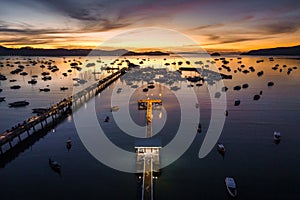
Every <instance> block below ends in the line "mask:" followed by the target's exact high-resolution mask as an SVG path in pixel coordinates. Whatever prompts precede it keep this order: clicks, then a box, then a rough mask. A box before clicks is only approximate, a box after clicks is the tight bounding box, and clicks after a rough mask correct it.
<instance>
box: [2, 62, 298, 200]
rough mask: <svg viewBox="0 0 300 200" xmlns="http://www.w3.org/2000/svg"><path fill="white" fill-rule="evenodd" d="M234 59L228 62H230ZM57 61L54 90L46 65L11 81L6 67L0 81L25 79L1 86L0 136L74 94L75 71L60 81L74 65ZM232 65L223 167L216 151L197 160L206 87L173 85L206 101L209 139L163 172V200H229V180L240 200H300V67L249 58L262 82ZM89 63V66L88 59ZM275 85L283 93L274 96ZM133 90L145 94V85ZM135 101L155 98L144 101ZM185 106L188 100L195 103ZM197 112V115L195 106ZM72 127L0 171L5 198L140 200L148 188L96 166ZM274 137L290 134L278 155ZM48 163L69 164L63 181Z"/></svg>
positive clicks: (116, 137) (106, 108) (139, 116)
mask: <svg viewBox="0 0 300 200" xmlns="http://www.w3.org/2000/svg"><path fill="white" fill-rule="evenodd" d="M230 58H231V57H228V58H227V60H230ZM47 59H48V58H47ZM50 59H53V60H55V65H57V66H58V67H59V68H60V70H59V71H58V72H55V73H52V74H51V76H52V80H51V81H46V82H44V81H42V80H40V78H41V77H40V73H41V72H43V71H45V69H41V68H40V67H39V64H38V65H36V66H35V67H33V66H28V67H25V70H24V71H26V72H28V73H29V75H28V76H25V77H22V76H20V75H13V76H11V75H10V74H9V72H10V71H11V70H12V68H11V67H7V66H5V67H3V68H0V70H1V73H2V74H5V75H7V78H8V80H9V79H16V80H17V82H15V83H10V82H9V81H8V80H7V81H1V82H0V83H1V85H0V88H1V89H3V92H1V93H0V96H5V97H6V101H7V102H1V103H0V109H1V115H0V130H1V132H2V131H4V130H5V129H7V128H9V127H11V126H13V125H15V124H16V123H17V122H19V121H23V120H24V119H26V118H28V117H29V116H31V115H32V114H31V109H32V108H35V107H48V106H49V105H50V104H55V103H56V102H58V101H59V100H60V99H62V98H64V97H66V96H69V95H71V93H72V87H73V83H74V82H73V80H72V78H74V77H76V76H77V75H78V72H76V71H73V72H72V73H71V74H68V76H67V77H63V76H62V73H63V72H66V71H67V69H69V63H64V59H63V58H50ZM73 59H76V60H79V59H78V58H73V57H72V58H66V60H71V61H73ZM95 59H96V60H97V59H98V58H95ZM232 59H233V60H232V61H230V63H229V66H230V67H231V69H232V71H231V72H230V73H229V72H226V71H224V69H222V70H221V72H223V73H225V74H232V75H233V80H224V84H225V85H226V86H227V87H228V88H229V90H228V92H227V99H228V111H229V115H228V117H227V119H226V123H225V127H224V130H223V132H222V135H221V138H220V141H222V142H223V143H224V144H225V146H226V149H227V152H226V155H225V158H224V160H223V159H222V158H221V156H220V155H218V153H217V152H216V151H214V150H213V151H212V152H211V153H210V154H209V155H208V156H207V157H206V158H204V159H202V160H199V159H198V157H197V153H198V151H199V148H200V144H201V142H202V140H203V137H204V134H205V130H206V129H207V127H208V124H209V118H210V99H209V94H208V91H207V88H206V87H205V86H201V87H195V86H194V87H193V88H188V87H186V85H185V84H182V83H179V82H178V83H176V82H174V83H173V85H171V86H175V85H176V86H178V87H179V88H180V89H181V90H184V91H189V90H194V91H195V92H196V93H197V94H198V99H199V105H200V114H201V116H200V117H201V123H202V127H203V133H201V134H198V135H197V137H196V139H195V141H194V143H193V145H192V146H191V148H190V149H189V151H188V152H187V153H186V154H185V155H184V156H183V157H182V158H181V159H179V160H178V161H177V162H175V163H174V164H173V165H171V166H169V167H167V168H165V169H163V172H162V175H161V176H160V177H159V179H158V180H157V182H155V197H156V198H155V199H183V198H184V199H195V197H197V199H225V198H227V196H226V191H225V187H224V183H223V182H224V177H225V176H234V177H235V179H236V180H237V183H238V190H239V196H240V198H241V199H255V198H257V196H260V198H262V199H276V198H277V199H295V198H298V197H299V196H300V193H299V192H298V191H299V190H298V189H297V188H296V187H297V183H298V180H299V178H300V174H299V170H298V167H297V166H299V164H300V161H299V159H298V158H299V156H300V155H299V154H300V152H299V151H298V147H299V145H300V140H299V134H298V130H299V128H300V127H299V123H298V122H299V120H300V112H299V111H300V104H299V102H300V95H299V92H298V91H299V86H300V80H299V77H300V72H299V71H300V70H299V69H298V70H293V71H292V73H291V74H290V75H287V74H286V72H287V68H289V67H293V66H298V67H300V61H299V60H295V59H279V58H276V57H275V61H273V62H270V61H268V59H267V58H263V59H264V60H265V61H264V62H262V63H256V60H259V59H261V58H256V57H243V58H242V60H241V61H242V64H244V65H245V66H246V67H245V68H248V67H249V66H254V68H255V69H256V72H255V73H249V74H244V73H240V72H238V73H234V69H237V68H238V67H239V66H240V65H241V64H238V63H237V59H236V57H232ZM101 60H102V61H103V62H104V63H107V64H109V62H110V59H105V58H102V59H101ZM132 60H134V59H132ZM178 60H179V58H174V57H170V58H167V59H166V60H163V58H162V57H156V58H153V57H150V60H149V61H148V59H146V60H145V61H144V64H143V65H142V66H143V67H147V66H149V65H150V66H154V67H155V68H156V67H157V68H166V66H165V65H164V63H166V62H170V63H172V62H174V61H176V62H177V61H178ZM81 61H82V62H84V58H82V59H81ZM138 61H140V60H138ZM88 62H92V61H88ZM204 63H205V60H204ZM277 63H278V64H279V66H280V68H282V66H283V65H284V64H286V65H287V66H288V67H287V68H283V72H281V73H280V72H279V71H278V70H277V71H274V70H272V69H271V68H272V67H273V66H275V64H277ZM102 64H103V63H102ZM102 64H100V63H97V64H96V69H95V71H101V65H102ZM205 64H206V63H205ZM103 65H104V64H103ZM217 65H218V66H221V62H220V61H217ZM14 68H16V67H14ZM167 68H168V69H170V71H174V70H176V69H178V66H173V65H170V68H169V67H167ZM260 70H264V72H265V73H264V75H263V76H262V77H257V75H256V73H257V72H258V71H260ZM91 72H93V69H91ZM31 74H32V75H34V74H37V75H39V78H38V84H37V85H33V86H31V85H29V84H28V83H27V81H28V80H30V77H29V76H30V75H31ZM103 74H104V75H103ZM103 74H100V75H99V74H97V76H96V79H97V78H101V76H102V75H103V76H105V75H106V74H105V72H103ZM188 75H194V73H193V72H188V73H187V76H188ZM80 78H91V79H92V78H94V77H90V76H89V75H88V74H85V75H82V76H81V77H80ZM268 81H273V82H274V83H275V85H274V86H273V87H268V86H267V82H268ZM133 82H134V81H133ZM244 83H248V84H249V88H247V89H241V90H240V91H234V90H233V87H234V86H236V85H242V84H244ZM13 84H19V85H21V86H22V88H21V89H20V90H17V91H13V90H11V89H9V87H10V86H11V85H13ZM133 84H141V85H143V86H144V85H146V82H145V83H138V82H134V83H133ZM217 84H218V83H217ZM47 85H49V87H50V88H51V91H50V92H49V93H41V92H39V88H43V87H46V86H47ZM62 86H65V87H69V90H67V91H64V92H63V91H60V87H62ZM139 86H140V85H139ZM79 87H80V86H79ZM125 87H130V85H129V86H128V85H127V84H125V83H124V88H125ZM209 87H215V86H214V85H212V86H209ZM112 89H113V87H110V88H108V89H107V90H105V91H104V92H103V93H102V94H101V95H100V94H99V96H98V97H99V98H96V99H97V100H96V102H97V103H98V104H97V106H96V110H97V114H98V120H99V122H100V123H103V119H104V118H105V116H107V115H111V112H110V104H107V102H106V101H105V99H106V96H107V95H108V94H109V93H111V91H112ZM123 90H124V89H123ZM261 90H262V91H263V94H262V97H261V99H260V100H259V101H253V96H254V95H255V94H257V93H259V92H260V91H261ZM160 93H161V94H162V97H163V98H164V97H166V98H167V97H168V95H169V94H168V92H164V91H159V90H158V89H157V88H156V90H155V91H153V93H149V94H150V96H151V94H153V95H154V96H155V95H158V96H159V94H160ZM136 95H137V96H138V97H142V96H143V97H147V96H146V94H145V93H143V92H141V93H138V94H136ZM221 95H222V93H221ZM236 98H238V99H240V100H241V105H240V106H237V107H236V106H233V102H234V99H236ZM23 99H26V100H28V101H30V105H29V106H28V107H25V108H8V106H7V103H8V102H13V101H17V100H23ZM186 100H187V101H189V99H186ZM167 103H168V104H167V105H165V106H166V107H167V108H169V110H170V112H171V115H170V114H169V113H167V115H168V119H169V117H170V119H171V121H172V120H173V118H172V117H174V122H176V120H177V118H176V116H177V114H178V113H177V110H176V106H177V104H176V103H174V102H172V101H171V100H170V102H168V101H167ZM189 103H190V105H191V107H193V108H194V109H196V108H195V104H196V103H197V102H189ZM131 107H132V109H130V112H131V113H130V114H131V117H132V118H133V119H134V121H135V122H136V123H137V124H143V123H144V120H145V119H144V115H145V112H143V111H137V109H136V105H135V104H134V103H133V105H131ZM2 113H5V114H2ZM161 115H163V116H162V117H161ZM153 117H154V124H155V122H159V121H161V120H162V118H164V114H162V112H161V111H157V112H154V113H153ZM72 120H73V119H72V117H68V118H67V120H66V122H63V123H61V124H59V125H58V126H57V127H55V128H54V129H53V130H54V131H52V133H49V134H48V135H47V136H45V137H44V138H42V139H41V140H39V141H38V142H36V143H35V144H34V145H33V146H32V148H31V149H27V150H25V152H23V153H21V154H20V156H19V157H17V158H16V159H15V160H14V161H12V162H9V163H8V164H7V165H6V166H5V168H2V169H0V177H1V180H2V181H1V183H0V187H1V188H2V190H3V191H4V190H5V191H6V192H5V193H2V196H1V199H20V198H24V196H27V195H28V196H27V197H30V198H31V199H53V198H55V199H66V198H75V199H76V198H86V196H90V197H91V198H102V199H121V198H122V199H139V198H138V195H139V188H140V185H139V184H137V181H136V180H135V178H134V176H133V175H132V174H125V173H121V172H117V171H115V170H112V169H109V168H107V167H105V166H103V165H102V164H100V163H98V162H97V161H96V160H95V159H93V158H92V157H91V156H90V155H89V153H88V152H87V151H86V150H85V148H84V147H83V145H82V144H81V142H80V140H79V138H78V136H77V134H76V129H75V128H74V124H73V121H72ZM70 122H72V123H70ZM104 126H106V128H107V129H109V130H110V132H109V135H108V137H109V138H110V139H111V140H113V141H114V142H115V143H116V144H118V145H120V146H122V147H123V148H125V149H130V148H131V145H132V143H131V139H130V138H127V137H126V136H123V135H120V133H119V132H118V131H119V130H118V129H115V128H114V125H113V123H108V124H104ZM196 128H197V124H195V130H196ZM275 130H278V131H281V132H282V135H283V140H282V142H281V143H280V144H279V145H277V146H276V145H275V144H274V143H273V140H272V134H273V131H275ZM174 131H175V132H176V129H175V128H174V127H173V125H172V123H170V124H168V127H166V129H165V130H164V131H163V134H161V136H163V137H165V140H166V141H169V140H171V139H172V137H173V136H174V135H173V134H172V133H173V132H174ZM69 137H71V138H72V141H73V147H72V149H71V151H70V152H68V151H67V150H66V148H65V142H66V140H67V139H68V138H69ZM49 156H53V157H54V158H55V159H57V160H58V161H59V162H60V163H61V164H62V171H63V172H62V178H59V177H58V176H56V174H54V173H53V172H52V171H51V169H49V167H48V163H47V161H48V157H49ZM182 182H184V185H183V184H182ZM12 186H13V187H12ZM16 187H17V188H18V190H17V191H16V190H15V188H16ZM262 188H263V190H262ZM116 191H118V192H116Z"/></svg>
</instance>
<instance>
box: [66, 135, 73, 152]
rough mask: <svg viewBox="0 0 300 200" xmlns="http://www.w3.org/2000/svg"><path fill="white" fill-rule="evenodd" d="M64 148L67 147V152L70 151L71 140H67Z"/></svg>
mask: <svg viewBox="0 0 300 200" xmlns="http://www.w3.org/2000/svg"><path fill="white" fill-rule="evenodd" d="M66 147H67V149H68V151H70V149H71V147H72V140H71V138H69V139H68V140H67V143H66Z"/></svg>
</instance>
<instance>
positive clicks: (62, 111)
mask: <svg viewBox="0 0 300 200" xmlns="http://www.w3.org/2000/svg"><path fill="white" fill-rule="evenodd" d="M125 73H126V68H122V69H120V70H118V71H117V72H114V73H112V74H111V75H109V76H107V77H105V78H103V79H101V80H99V81H98V82H96V83H94V84H92V85H90V86H89V87H87V88H85V89H84V90H82V91H80V92H78V93H76V94H74V95H73V96H70V97H67V98H65V99H63V100H62V101H60V102H58V103H57V104H55V105H53V106H51V107H50V108H48V109H47V111H46V112H44V113H42V114H39V115H35V116H32V117H30V118H29V119H27V120H25V121H23V123H19V124H18V125H16V126H14V127H13V128H12V129H11V130H8V131H6V132H5V133H2V134H0V156H1V155H2V154H5V153H6V152H8V151H10V150H12V149H14V147H16V146H17V145H20V143H22V141H24V140H26V139H27V138H29V137H31V136H33V135H35V134H37V133H39V131H40V130H43V129H46V128H49V127H51V126H53V124H55V122H57V121H58V120H61V119H62V118H63V119H64V118H66V117H67V116H68V115H69V114H71V113H72V110H74V109H77V108H79V107H80V106H81V105H83V104H84V102H86V101H88V100H89V99H91V98H92V97H94V96H95V95H96V94H98V93H100V92H101V91H103V90H104V89H105V88H106V87H108V86H109V85H110V84H112V83H113V82H114V81H116V80H117V79H118V78H119V77H120V76H122V75H123V74H125Z"/></svg>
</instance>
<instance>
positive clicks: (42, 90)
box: [40, 88, 50, 92]
mask: <svg viewBox="0 0 300 200" xmlns="http://www.w3.org/2000/svg"><path fill="white" fill-rule="evenodd" d="M40 92H50V88H40Z"/></svg>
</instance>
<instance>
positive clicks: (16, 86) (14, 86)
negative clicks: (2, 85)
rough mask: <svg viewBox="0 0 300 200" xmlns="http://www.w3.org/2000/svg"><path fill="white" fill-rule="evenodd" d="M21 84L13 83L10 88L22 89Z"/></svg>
mask: <svg viewBox="0 0 300 200" xmlns="http://www.w3.org/2000/svg"><path fill="white" fill-rule="evenodd" d="M20 88H21V86H19V85H13V86H10V89H13V90H17V89H20Z"/></svg>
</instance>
